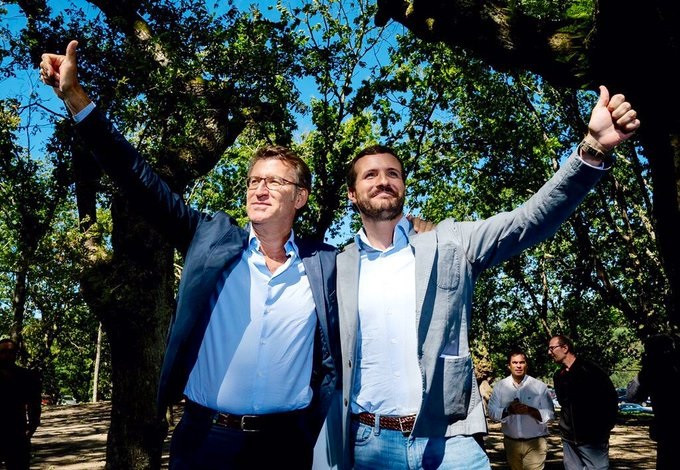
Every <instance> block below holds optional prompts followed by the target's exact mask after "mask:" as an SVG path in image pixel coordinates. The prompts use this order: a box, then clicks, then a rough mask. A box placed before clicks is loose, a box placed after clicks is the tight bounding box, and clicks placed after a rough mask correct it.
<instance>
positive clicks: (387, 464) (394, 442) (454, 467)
mask: <svg viewBox="0 0 680 470" xmlns="http://www.w3.org/2000/svg"><path fill="white" fill-rule="evenodd" d="M351 432H352V440H353V447H354V469H355V470H379V469H385V470H398V469H404V470H406V469H408V470H420V469H422V470H430V469H442V470H488V469H490V468H491V467H490V465H489V458H488V457H487V455H486V453H485V452H484V450H482V448H481V447H480V446H479V444H478V443H477V441H475V439H474V438H473V437H470V436H454V437H448V438H446V437H430V438H428V437H405V436H404V435H403V434H402V433H401V431H392V430H390V429H379V428H374V427H372V426H368V425H366V424H362V423H359V422H356V421H352V431H351Z"/></svg>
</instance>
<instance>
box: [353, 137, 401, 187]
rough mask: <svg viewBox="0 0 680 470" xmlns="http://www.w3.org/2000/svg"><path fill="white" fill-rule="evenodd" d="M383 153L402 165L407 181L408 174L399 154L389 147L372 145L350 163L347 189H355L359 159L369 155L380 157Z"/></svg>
mask: <svg viewBox="0 0 680 470" xmlns="http://www.w3.org/2000/svg"><path fill="white" fill-rule="evenodd" d="M381 153H388V154H390V155H392V156H393V157H394V158H396V159H397V161H398V162H399V165H401V178H402V179H403V180H404V181H406V174H405V173H404V162H403V161H401V158H399V157H398V156H397V152H395V151H394V150H392V148H390V147H387V146H386V145H371V146H369V147H366V148H365V149H363V150H362V151H360V152H359V153H357V155H356V157H354V158H353V159H352V161H351V162H349V167H348V168H347V187H348V188H349V189H353V188H354V185H355V183H356V180H357V172H356V170H355V169H354V166H355V165H356V163H357V161H359V159H361V158H362V157H365V156H367V155H378V154H381Z"/></svg>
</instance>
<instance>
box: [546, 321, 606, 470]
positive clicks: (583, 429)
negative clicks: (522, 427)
mask: <svg viewBox="0 0 680 470" xmlns="http://www.w3.org/2000/svg"><path fill="white" fill-rule="evenodd" d="M548 354H549V355H550V357H552V359H553V361H555V362H556V363H557V364H561V365H562V368H561V369H560V370H558V371H557V372H555V375H554V376H553V380H554V383H555V393H556V394H557V401H558V402H559V403H560V432H561V433H562V447H563V448H564V468H565V469H566V470H576V469H578V470H582V469H584V468H585V469H588V470H590V469H607V468H609V434H610V433H611V430H612V429H613V428H614V425H615V424H616V415H617V412H618V406H617V402H618V400H617V395H616V389H615V388H614V385H613V384H612V381H611V380H610V379H609V376H607V374H605V373H604V371H603V370H602V369H600V367H599V366H597V364H595V363H593V362H591V361H588V360H587V359H583V358H581V357H578V358H577V357H576V354H575V350H574V343H573V342H572V341H571V340H570V339H569V338H568V337H566V336H563V335H556V336H553V337H552V338H551V339H550V344H549V345H548Z"/></svg>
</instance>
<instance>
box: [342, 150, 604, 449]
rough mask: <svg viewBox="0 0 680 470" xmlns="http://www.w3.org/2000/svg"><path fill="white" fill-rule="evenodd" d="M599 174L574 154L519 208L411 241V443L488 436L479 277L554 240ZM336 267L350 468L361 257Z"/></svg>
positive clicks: (351, 256)
mask: <svg viewBox="0 0 680 470" xmlns="http://www.w3.org/2000/svg"><path fill="white" fill-rule="evenodd" d="M603 173H604V172H603V171H602V170H599V169H596V168H593V167H590V166H588V165H586V164H584V163H583V162H582V161H581V159H580V158H578V157H577V156H576V155H575V154H572V155H571V157H570V158H569V159H568V160H567V161H566V162H565V164H564V165H563V166H562V168H560V170H559V171H557V172H556V173H555V174H554V175H553V177H552V178H551V179H550V180H549V181H548V182H547V183H545V184H544V185H543V187H541V189H540V190H539V191H538V192H536V194H534V195H533V196H532V197H531V198H530V199H529V200H528V201H526V202H525V203H524V204H523V205H522V206H520V207H518V208H517V209H515V210H513V211H510V212H503V213H500V214H496V215H495V216H493V217H490V218H488V219H486V220H482V221H477V222H456V221H454V220H452V219H446V220H444V221H443V222H441V223H439V224H438V225H437V226H436V229H435V230H433V231H430V232H426V233H422V234H417V235H416V234H411V235H410V236H409V239H410V244H411V246H412V247H413V250H414V253H415V263H416V267H415V271H416V280H415V282H416V328H417V335H418V357H419V363H420V370H421V373H422V400H421V406H420V410H419V411H418V414H417V417H416V421H415V425H414V429H413V435H414V436H416V437H438V436H446V437H449V436H455V435H471V434H475V433H485V432H486V430H487V428H486V420H485V417H484V410H483V408H482V400H481V395H480V393H479V388H478V386H477V383H476V381H475V378H474V371H473V365H472V360H471V357H470V348H469V345H468V329H469V325H470V312H471V308H472V294H473V291H474V285H475V281H476V280H477V279H478V278H479V275H480V273H481V272H482V270H484V269H486V268H488V267H491V266H494V265H496V264H498V263H501V262H502V261H504V260H506V259H508V258H510V257H511V256H513V255H516V254H518V253H519V252H521V251H522V250H524V249H525V248H527V247H529V246H531V245H534V244H536V243H538V242H540V241H542V240H544V239H546V238H548V237H550V236H552V235H553V234H554V233H555V232H556V231H557V229H558V228H559V226H560V225H561V224H562V222H564V221H565V220H566V219H567V218H568V217H569V215H570V214H571V213H572V212H573V211H574V209H575V208H576V206H577V205H578V204H579V203H580V202H581V200H583V198H584V197H585V196H586V194H587V193H588V191H589V190H590V189H591V188H592V187H593V186H594V185H595V183H597V181H598V180H599V179H600V178H601V177H602V175H603ZM337 264H338V306H339V310H340V337H341V350H342V359H343V364H342V365H343V367H342V372H343V387H342V388H343V448H344V459H343V460H344V461H345V462H351V455H352V454H351V449H349V439H350V437H349V429H350V423H349V419H350V405H351V404H350V400H351V393H352V389H353V386H354V382H355V376H354V365H355V363H356V359H357V326H358V309H357V291H358V283H359V251H358V249H357V247H356V245H355V244H351V245H349V246H347V248H346V249H345V250H344V251H343V252H342V253H340V254H339V255H338V260H337Z"/></svg>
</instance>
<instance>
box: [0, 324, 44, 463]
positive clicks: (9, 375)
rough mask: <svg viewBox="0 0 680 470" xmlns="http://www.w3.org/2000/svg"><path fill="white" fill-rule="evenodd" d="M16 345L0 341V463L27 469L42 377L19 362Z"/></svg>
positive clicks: (5, 340) (39, 404)
mask: <svg viewBox="0 0 680 470" xmlns="http://www.w3.org/2000/svg"><path fill="white" fill-rule="evenodd" d="M16 360H17V344H16V343H15V342H14V341H12V340H11V339H9V338H5V339H3V340H0V463H2V462H4V463H5V465H6V466H7V470H28V468H29V464H30V461H31V436H33V434H34V433H35V430H36V429H37V428H38V426H39V425H40V406H41V403H40V398H41V397H40V394H41V385H40V379H39V378H38V376H37V375H36V374H35V373H33V372H32V371H30V370H28V369H25V368H23V367H20V366H18V365H16Z"/></svg>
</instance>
